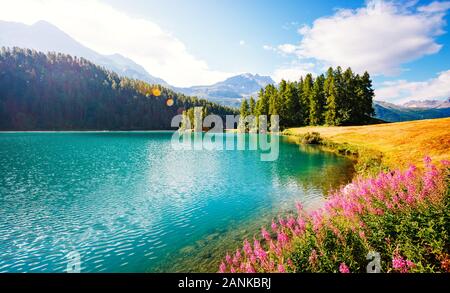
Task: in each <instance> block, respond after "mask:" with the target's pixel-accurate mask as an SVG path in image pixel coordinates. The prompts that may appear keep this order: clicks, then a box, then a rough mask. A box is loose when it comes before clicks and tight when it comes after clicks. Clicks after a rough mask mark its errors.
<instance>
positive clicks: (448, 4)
mask: <svg viewBox="0 0 450 293" xmlns="http://www.w3.org/2000/svg"><path fill="white" fill-rule="evenodd" d="M448 9H450V1H444V2H438V1H434V2H432V3H430V4H429V5H426V6H422V7H419V9H418V10H419V11H422V12H429V13H435V12H444V11H447V10H448Z"/></svg>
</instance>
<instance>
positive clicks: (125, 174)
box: [0, 132, 353, 272]
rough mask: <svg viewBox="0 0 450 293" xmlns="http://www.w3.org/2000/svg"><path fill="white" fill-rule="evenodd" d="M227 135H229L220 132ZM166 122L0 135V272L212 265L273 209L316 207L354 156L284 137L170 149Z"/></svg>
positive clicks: (346, 175) (349, 170)
mask: <svg viewBox="0 0 450 293" xmlns="http://www.w3.org/2000/svg"><path fill="white" fill-rule="evenodd" d="M227 135H231V136H234V135H233V134H227ZM171 136H172V133H171V132H85V133H83V132H54V133H0V174H1V175H0V272H65V271H66V270H67V267H68V262H70V259H68V257H67V255H68V254H69V253H71V252H76V253H78V254H79V256H80V266H81V272H191V271H194V272H202V271H210V272H214V271H217V268H218V264H219V262H220V260H221V259H222V257H223V256H224V255H225V253H226V251H227V250H234V249H235V248H236V247H238V246H241V244H242V240H243V239H244V238H245V237H250V238H252V237H253V235H255V234H258V235H259V232H258V230H259V229H260V228H261V226H262V225H269V224H270V221H271V219H272V218H274V217H277V216H278V215H280V214H283V213H288V212H290V211H293V210H294V209H295V202H302V203H303V205H304V206H305V207H306V208H307V209H314V208H317V207H319V206H320V204H321V203H322V201H323V198H324V194H326V192H327V191H329V190H330V189H333V188H337V187H339V186H340V185H341V184H345V183H347V182H349V181H350V180H351V178H352V176H353V165H352V162H351V161H350V160H348V159H346V158H343V157H340V156H336V155H334V154H331V153H326V152H322V151H320V150H319V149H317V148H315V147H308V148H305V147H300V146H298V145H296V144H294V143H289V142H288V141H287V138H284V137H282V138H281V143H280V152H279V158H278V160H275V161H273V162H264V161H261V160H260V151H250V150H243V151H238V150H234V151H207V150H201V151H198V150H197V151H194V150H182V151H179V150H178V151H176V150H173V149H172V147H171Z"/></svg>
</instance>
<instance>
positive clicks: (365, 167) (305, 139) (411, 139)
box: [282, 118, 450, 175]
mask: <svg viewBox="0 0 450 293" xmlns="http://www.w3.org/2000/svg"><path fill="white" fill-rule="evenodd" d="M282 134H283V135H284V136H287V137H290V138H292V141H293V142H296V143H299V144H308V143H310V144H317V145H319V146H321V147H322V149H323V150H325V151H331V152H335V153H338V154H340V155H344V156H347V157H349V158H351V159H353V160H355V162H356V165H355V168H356V170H357V173H358V174H359V175H374V174H377V173H379V172H380V171H387V170H395V169H405V168H407V167H408V166H409V164H416V165H417V166H418V167H423V161H422V159H423V157H425V156H430V157H432V158H433V159H434V160H437V161H440V160H449V159H450V118H442V119H431V120H420V121H409V122H399V123H389V124H377V125H367V126H340V127H326V126H308V127H300V128H288V129H286V130H284V131H283V133H282Z"/></svg>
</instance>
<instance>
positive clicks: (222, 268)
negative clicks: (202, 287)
mask: <svg viewBox="0 0 450 293" xmlns="http://www.w3.org/2000/svg"><path fill="white" fill-rule="evenodd" d="M226 270H227V266H226V265H225V263H224V262H221V263H220V266H219V273H225V272H226Z"/></svg>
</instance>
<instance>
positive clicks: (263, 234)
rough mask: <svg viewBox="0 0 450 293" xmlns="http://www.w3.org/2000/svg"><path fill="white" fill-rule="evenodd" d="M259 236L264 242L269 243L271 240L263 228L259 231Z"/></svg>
mask: <svg viewBox="0 0 450 293" xmlns="http://www.w3.org/2000/svg"><path fill="white" fill-rule="evenodd" d="M261 235H262V237H263V238H264V239H265V240H266V241H269V240H270V239H271V238H270V234H269V232H267V230H266V228H264V227H263V228H262V229H261Z"/></svg>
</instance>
